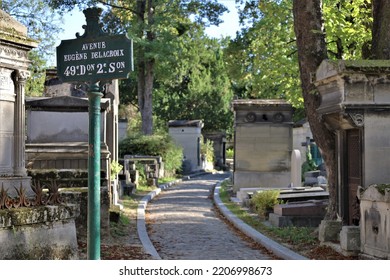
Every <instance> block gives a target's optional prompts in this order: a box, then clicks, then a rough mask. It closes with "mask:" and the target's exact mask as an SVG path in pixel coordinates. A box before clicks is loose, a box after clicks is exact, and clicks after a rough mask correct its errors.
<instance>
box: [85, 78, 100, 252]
mask: <svg viewBox="0 0 390 280" xmlns="http://www.w3.org/2000/svg"><path fill="white" fill-rule="evenodd" d="M102 96H103V94H102V93H101V92H100V91H99V84H98V83H91V85H90V87H89V92H88V100H89V139H88V140H89V148H88V149H89V150H88V240H87V253H88V259H89V260H99V259H100V100H101V97H102Z"/></svg>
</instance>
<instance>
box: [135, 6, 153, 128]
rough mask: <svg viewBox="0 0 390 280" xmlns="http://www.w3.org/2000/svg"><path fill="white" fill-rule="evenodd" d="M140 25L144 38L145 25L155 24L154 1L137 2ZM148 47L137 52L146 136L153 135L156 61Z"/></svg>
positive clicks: (141, 110)
mask: <svg viewBox="0 0 390 280" xmlns="http://www.w3.org/2000/svg"><path fill="white" fill-rule="evenodd" d="M146 9H147V21H146V20H145V12H146ZM137 14H138V23H139V26H140V30H139V36H140V38H142V37H143V34H144V33H145V29H144V27H145V25H147V26H150V25H152V24H153V15H154V12H153V0H147V1H146V0H138V1H137ZM146 34H147V35H146V39H147V41H148V42H147V43H146V45H147V44H148V43H151V42H152V41H153V40H154V38H155V36H154V33H153V32H151V31H147V32H146ZM147 51H148V48H147V47H144V46H141V47H139V49H138V52H137V67H138V69H137V71H138V76H137V78H138V82H137V83H138V84H137V85H138V87H137V94H138V107H139V110H140V113H141V122H142V133H143V134H144V135H151V134H153V103H152V93H153V81H154V59H153V58H148V57H147V56H146V53H147Z"/></svg>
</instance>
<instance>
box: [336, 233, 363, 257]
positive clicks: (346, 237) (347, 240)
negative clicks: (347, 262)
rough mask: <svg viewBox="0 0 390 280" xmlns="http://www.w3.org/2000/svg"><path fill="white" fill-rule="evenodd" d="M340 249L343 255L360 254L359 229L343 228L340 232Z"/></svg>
mask: <svg viewBox="0 0 390 280" xmlns="http://www.w3.org/2000/svg"><path fill="white" fill-rule="evenodd" d="M340 247H341V249H342V250H343V254H344V255H350V256H351V255H356V256H357V255H358V254H359V253H360V227H358V226H343V227H342V229H341V232H340Z"/></svg>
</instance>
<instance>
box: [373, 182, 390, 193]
mask: <svg viewBox="0 0 390 280" xmlns="http://www.w3.org/2000/svg"><path fill="white" fill-rule="evenodd" d="M375 188H376V189H377V190H378V192H379V193H380V194H382V195H385V193H386V190H389V191H390V184H378V185H376V186H375Z"/></svg>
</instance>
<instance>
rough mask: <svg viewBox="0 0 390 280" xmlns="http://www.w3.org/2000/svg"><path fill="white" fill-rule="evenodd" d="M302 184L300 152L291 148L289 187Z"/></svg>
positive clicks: (297, 186) (296, 186)
mask: <svg viewBox="0 0 390 280" xmlns="http://www.w3.org/2000/svg"><path fill="white" fill-rule="evenodd" d="M301 185H302V160H301V152H300V151H299V150H293V151H292V153H291V187H293V188H299V187H301Z"/></svg>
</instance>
